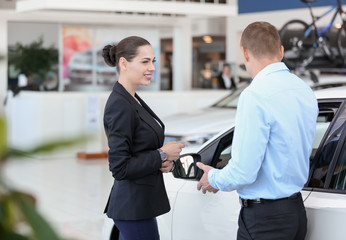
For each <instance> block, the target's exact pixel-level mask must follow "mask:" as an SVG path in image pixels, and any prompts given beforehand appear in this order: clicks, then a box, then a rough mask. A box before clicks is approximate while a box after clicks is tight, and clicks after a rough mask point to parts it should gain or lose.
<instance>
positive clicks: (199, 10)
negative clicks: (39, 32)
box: [13, 0, 238, 17]
mask: <svg viewBox="0 0 346 240" xmlns="http://www.w3.org/2000/svg"><path fill="white" fill-rule="evenodd" d="M13 1H14V0H13ZM234 2H236V1H234ZM15 9H16V11H17V12H31V11H45V10H49V11H51V10H53V11H78V12H100V13H102V12H114V13H127V14H141V15H160V16H176V17H179V16H189V17H227V16H236V14H237V11H238V9H237V6H236V4H215V3H200V2H190V1H134V0H17V1H15Z"/></svg>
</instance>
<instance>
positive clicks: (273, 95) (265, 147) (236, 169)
mask: <svg viewBox="0 0 346 240" xmlns="http://www.w3.org/2000/svg"><path fill="white" fill-rule="evenodd" d="M241 49H242V53H243V56H244V61H245V66H246V70H247V71H248V73H249V74H250V76H251V78H253V81H252V83H251V84H250V86H249V87H247V88H246V89H245V90H244V91H243V92H242V94H241V96H240V99H239V103H238V108H237V116H236V128H235V132H234V138H233V145H232V159H231V160H230V161H229V163H228V164H227V166H226V167H224V168H223V169H222V170H218V169H213V168H212V167H210V166H207V165H204V164H202V163H198V167H199V168H201V169H202V170H203V171H204V174H203V176H202V178H201V180H200V182H199V183H198V186H197V188H198V190H200V189H202V190H203V193H206V191H209V192H214V193H215V192H217V191H218V190H221V191H232V190H237V192H238V194H239V196H240V202H241V204H242V208H241V211H240V214H239V220H238V225H239V227H238V233H237V238H238V240H239V239H256V240H257V239H265V240H270V239H280V240H282V239H287V240H291V239H296V240H303V239H304V238H305V235H306V226H307V219H306V212H305V208H304V204H303V200H302V197H301V194H300V190H301V189H302V188H303V186H304V184H305V183H306V181H307V178H308V172H309V156H310V153H311V150H312V141H313V138H314V134H315V129H316V119H317V115H318V106H317V101H316V98H315V96H314V94H313V92H312V90H311V89H310V87H309V86H308V85H307V84H305V83H304V81H303V80H301V79H300V78H298V77H297V76H295V75H294V74H292V73H290V72H289V70H288V69H287V67H286V66H285V64H284V63H282V62H281V60H282V57H283V47H282V45H281V41H280V37H279V34H278V31H277V29H276V28H275V27H274V26H272V25H271V24H269V23H267V22H254V23H252V24H250V25H249V26H247V27H246V29H245V30H244V32H243V34H242V37H241Z"/></svg>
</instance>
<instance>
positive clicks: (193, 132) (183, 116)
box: [162, 83, 249, 147]
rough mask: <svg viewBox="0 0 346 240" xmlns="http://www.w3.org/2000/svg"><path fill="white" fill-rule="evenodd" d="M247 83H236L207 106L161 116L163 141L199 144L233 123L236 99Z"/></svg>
mask: <svg viewBox="0 0 346 240" xmlns="http://www.w3.org/2000/svg"><path fill="white" fill-rule="evenodd" d="M248 85H249V83H242V84H238V88H237V89H236V90H231V92H230V93H229V94H228V95H227V96H226V97H224V98H222V99H220V100H219V101H217V102H216V103H214V104H212V105H211V106H209V107H206V108H202V109H196V110H195V111H192V112H186V113H179V114H174V115H171V116H168V117H166V118H163V119H162V120H163V122H164V123H165V142H170V141H179V142H182V143H184V144H185V146H187V147H189V146H191V147H192V146H194V145H197V146H200V145H201V144H203V143H205V142H206V141H208V140H209V139H210V138H212V137H213V136H214V135H215V134H217V133H218V132H220V131H221V130H223V129H224V128H225V127H227V126H231V125H232V124H233V123H234V118H235V113H236V108H237V104H238V99H239V96H240V94H241V92H242V91H243V90H244V89H245V88H246V87H247V86H248Z"/></svg>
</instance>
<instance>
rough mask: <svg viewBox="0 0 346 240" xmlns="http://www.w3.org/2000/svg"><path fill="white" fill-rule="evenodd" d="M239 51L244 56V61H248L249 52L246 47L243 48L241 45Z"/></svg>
mask: <svg viewBox="0 0 346 240" xmlns="http://www.w3.org/2000/svg"><path fill="white" fill-rule="evenodd" d="M241 51H242V53H243V56H244V60H245V62H248V61H249V58H250V57H249V52H248V51H247V49H246V48H244V47H243V46H242V47H241Z"/></svg>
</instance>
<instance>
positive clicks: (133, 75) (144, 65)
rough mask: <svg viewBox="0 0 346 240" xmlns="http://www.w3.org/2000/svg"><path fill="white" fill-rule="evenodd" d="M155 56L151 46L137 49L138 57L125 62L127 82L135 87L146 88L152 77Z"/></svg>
mask: <svg viewBox="0 0 346 240" xmlns="http://www.w3.org/2000/svg"><path fill="white" fill-rule="evenodd" d="M154 63H155V55H154V50H153V48H152V46H151V45H145V46H141V47H139V48H138V55H137V56H136V57H135V58H133V59H132V61H131V62H127V67H126V75H127V76H126V77H127V80H128V81H130V82H131V83H132V84H135V85H138V86H139V85H144V86H147V85H149V84H150V81H151V78H152V75H153V73H154V71H155V66H154Z"/></svg>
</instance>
